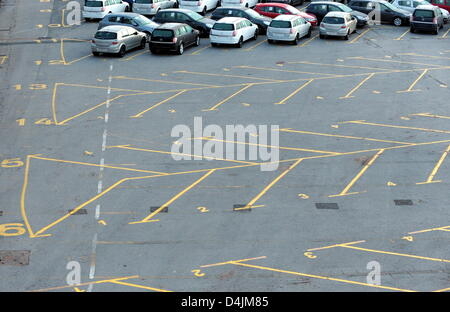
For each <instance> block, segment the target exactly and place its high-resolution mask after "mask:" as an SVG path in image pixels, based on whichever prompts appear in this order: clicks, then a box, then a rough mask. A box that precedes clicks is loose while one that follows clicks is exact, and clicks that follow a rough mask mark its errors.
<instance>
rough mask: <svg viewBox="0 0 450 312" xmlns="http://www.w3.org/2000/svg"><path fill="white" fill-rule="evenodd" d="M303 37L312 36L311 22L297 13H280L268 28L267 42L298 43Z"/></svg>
mask: <svg viewBox="0 0 450 312" xmlns="http://www.w3.org/2000/svg"><path fill="white" fill-rule="evenodd" d="M302 37H311V24H310V23H308V22H307V21H306V20H305V19H304V18H303V17H300V16H297V15H278V16H277V17H275V18H274V19H273V20H272V22H271V23H270V25H269V27H268V28H267V42H268V43H273V42H275V41H288V42H292V43H293V44H295V45H296V44H298V41H299V40H300V38H302Z"/></svg>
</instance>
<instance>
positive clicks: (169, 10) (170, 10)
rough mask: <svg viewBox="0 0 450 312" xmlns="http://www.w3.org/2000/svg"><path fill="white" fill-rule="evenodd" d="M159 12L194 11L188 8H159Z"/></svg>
mask: <svg viewBox="0 0 450 312" xmlns="http://www.w3.org/2000/svg"><path fill="white" fill-rule="evenodd" d="M159 12H182V13H193V12H194V11H192V10H188V9H164V10H159Z"/></svg>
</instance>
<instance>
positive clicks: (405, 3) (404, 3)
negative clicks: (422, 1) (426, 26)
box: [398, 1, 417, 7]
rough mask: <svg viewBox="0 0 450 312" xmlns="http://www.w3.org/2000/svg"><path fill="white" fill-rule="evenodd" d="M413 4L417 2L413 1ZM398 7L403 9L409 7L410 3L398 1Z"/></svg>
mask: <svg viewBox="0 0 450 312" xmlns="http://www.w3.org/2000/svg"><path fill="white" fill-rule="evenodd" d="M414 3H417V1H414ZM398 5H400V6H405V7H410V6H411V1H399V2H398Z"/></svg>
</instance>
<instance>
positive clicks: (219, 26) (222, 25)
mask: <svg viewBox="0 0 450 312" xmlns="http://www.w3.org/2000/svg"><path fill="white" fill-rule="evenodd" d="M213 29H215V30H234V25H233V24H226V23H215V24H214V26H213Z"/></svg>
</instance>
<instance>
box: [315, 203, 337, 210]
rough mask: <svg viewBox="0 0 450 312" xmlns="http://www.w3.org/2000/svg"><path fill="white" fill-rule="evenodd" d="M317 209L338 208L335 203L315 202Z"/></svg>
mask: <svg viewBox="0 0 450 312" xmlns="http://www.w3.org/2000/svg"><path fill="white" fill-rule="evenodd" d="M316 208H317V209H339V206H338V204H337V203H316Z"/></svg>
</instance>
